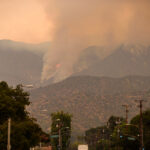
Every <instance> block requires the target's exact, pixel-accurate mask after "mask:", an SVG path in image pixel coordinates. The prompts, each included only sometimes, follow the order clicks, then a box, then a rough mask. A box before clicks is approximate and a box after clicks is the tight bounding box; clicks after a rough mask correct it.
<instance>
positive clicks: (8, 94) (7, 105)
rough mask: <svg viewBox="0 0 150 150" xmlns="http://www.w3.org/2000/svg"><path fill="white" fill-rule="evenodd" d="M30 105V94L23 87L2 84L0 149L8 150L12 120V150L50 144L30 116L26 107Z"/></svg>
mask: <svg viewBox="0 0 150 150" xmlns="http://www.w3.org/2000/svg"><path fill="white" fill-rule="evenodd" d="M29 104H30V102H29V93H27V92H25V91H24V90H23V88H22V86H21V85H18V86H16V87H15V88H13V87H9V86H8V84H7V83H6V82H0V149H1V150H6V149H7V145H8V143H7V138H8V132H7V130H8V119H9V118H11V134H10V144H11V150H29V149H30V147H34V146H36V145H38V144H39V143H40V142H49V136H48V135H47V134H46V133H44V132H43V131H42V129H41V127H40V126H39V125H38V124H37V122H36V120H35V119H34V118H31V117H30V116H29V112H27V110H26V107H27V106H28V105H29Z"/></svg>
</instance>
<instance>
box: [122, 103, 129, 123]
mask: <svg viewBox="0 0 150 150" xmlns="http://www.w3.org/2000/svg"><path fill="white" fill-rule="evenodd" d="M122 106H123V107H125V112H126V124H128V113H129V105H127V104H126V105H122Z"/></svg>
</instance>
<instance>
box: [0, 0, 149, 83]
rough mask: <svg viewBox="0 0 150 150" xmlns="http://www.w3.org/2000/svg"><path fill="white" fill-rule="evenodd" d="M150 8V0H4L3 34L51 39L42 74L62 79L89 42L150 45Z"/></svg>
mask: <svg viewBox="0 0 150 150" xmlns="http://www.w3.org/2000/svg"><path fill="white" fill-rule="evenodd" d="M149 10H150V0H0V11H1V12H0V21H1V22H0V39H12V40H17V41H24V42H30V43H38V42H43V41H51V47H50V49H49V50H48V51H47V52H46V53H45V56H44V58H43V63H44V67H43V71H42V77H41V80H47V79H49V78H51V77H53V78H55V80H56V81H58V80H61V79H64V78H66V77H68V76H70V75H71V74H72V73H73V71H74V70H73V65H74V64H75V63H76V62H77V60H78V58H79V56H80V53H81V52H82V50H83V49H85V48H87V47H89V46H93V45H96V46H104V47H105V49H106V53H110V52H111V51H112V50H113V49H115V47H117V46H118V45H120V44H144V45H149V44H150V11H149ZM58 64H59V65H58ZM57 66H59V67H57Z"/></svg>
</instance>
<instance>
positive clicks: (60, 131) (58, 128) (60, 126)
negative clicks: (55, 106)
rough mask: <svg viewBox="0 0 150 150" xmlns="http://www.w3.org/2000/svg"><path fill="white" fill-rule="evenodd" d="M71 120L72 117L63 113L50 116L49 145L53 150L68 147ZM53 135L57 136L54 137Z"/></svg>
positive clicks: (62, 149)
mask: <svg viewBox="0 0 150 150" xmlns="http://www.w3.org/2000/svg"><path fill="white" fill-rule="evenodd" d="M71 118H72V115H70V114H69V113H64V112H63V111H61V112H56V113H52V114H51V119H52V124H51V137H52V139H51V143H52V146H53V148H54V149H61V150H65V149H66V148H67V147H68V146H69V142H70V140H69V139H70V137H71ZM55 135H58V136H57V137H54V136H55ZM53 137H54V138H53ZM59 140H60V141H59Z"/></svg>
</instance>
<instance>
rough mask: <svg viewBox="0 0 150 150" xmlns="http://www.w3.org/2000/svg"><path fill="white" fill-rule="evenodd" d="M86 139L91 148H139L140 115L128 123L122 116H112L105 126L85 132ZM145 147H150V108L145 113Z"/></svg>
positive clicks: (131, 149)
mask: <svg viewBox="0 0 150 150" xmlns="http://www.w3.org/2000/svg"><path fill="white" fill-rule="evenodd" d="M85 141H86V143H87V144H88V145H89V149H90V150H99V149H101V150H115V149H118V150H139V147H140V115H137V116H135V117H133V118H132V119H131V121H130V123H128V124H127V123H126V121H125V119H124V118H122V117H116V116H111V117H110V118H109V119H108V122H107V124H106V125H104V126H100V127H97V128H91V129H89V130H87V131H86V132H85ZM143 142H144V149H145V150H149V148H150V110H146V111H144V113H143Z"/></svg>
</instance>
